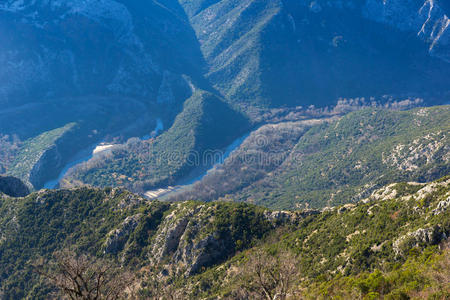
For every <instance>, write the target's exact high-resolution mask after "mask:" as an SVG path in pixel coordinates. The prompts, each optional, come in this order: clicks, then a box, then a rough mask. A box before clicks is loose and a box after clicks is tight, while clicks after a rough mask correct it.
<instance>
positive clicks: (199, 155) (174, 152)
mask: <svg viewBox="0 0 450 300" xmlns="http://www.w3.org/2000/svg"><path fill="white" fill-rule="evenodd" d="M248 127H249V124H248V121H247V120H246V118H245V117H244V116H242V115H241V114H240V113H237V112H235V111H234V110H232V109H231V108H230V107H229V106H228V105H227V104H226V103H224V102H222V100H221V99H219V98H218V97H216V96H214V95H213V94H211V93H209V92H205V91H200V90H199V91H197V92H195V93H194V95H193V96H192V97H191V98H189V99H188V100H186V102H185V104H184V109H183V111H182V112H181V113H180V114H179V115H178V116H177V117H176V119H175V122H174V124H173V125H172V127H171V128H170V129H169V130H168V131H167V132H164V133H163V134H162V135H160V136H158V137H157V138H156V139H151V140H148V141H139V140H137V139H132V140H130V141H128V143H127V144H125V145H123V146H118V147H116V148H114V149H113V151H112V153H111V154H109V155H106V156H100V157H98V158H97V159H93V160H91V161H90V162H88V163H85V164H84V165H82V166H80V167H78V168H77V169H75V170H74V171H73V172H72V174H70V175H69V176H68V178H66V179H65V182H64V185H66V186H70V185H76V184H78V183H87V184H92V185H95V186H103V187H104V186H126V187H128V188H130V189H131V190H133V191H137V192H143V191H145V190H146V189H150V188H153V187H155V186H158V185H161V184H170V183H173V182H174V180H176V179H178V178H179V177H181V176H183V175H186V174H187V172H188V171H190V170H191V169H192V168H194V167H198V166H201V165H203V164H204V163H205V162H203V158H204V157H205V156H204V153H205V151H216V150H219V149H222V148H223V147H225V146H226V145H228V144H229V143H231V141H232V140H233V139H235V138H236V137H238V136H239V135H240V134H243V132H244V131H245V130H246V129H247V128H248ZM206 164H207V163H206Z"/></svg>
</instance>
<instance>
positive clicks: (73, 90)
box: [0, 0, 202, 106]
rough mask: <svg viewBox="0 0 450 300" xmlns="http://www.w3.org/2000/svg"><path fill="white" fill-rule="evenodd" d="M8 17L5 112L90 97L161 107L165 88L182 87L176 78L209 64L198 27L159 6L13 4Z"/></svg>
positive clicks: (4, 28) (8, 4) (5, 11)
mask: <svg viewBox="0 0 450 300" xmlns="http://www.w3.org/2000/svg"><path fill="white" fill-rule="evenodd" d="M172 2H173V1H172ZM0 13H1V14H2V16H3V17H2V18H1V20H2V21H1V22H0V32H2V35H3V36H5V37H8V39H6V40H5V43H2V46H1V51H0V53H1V56H0V58H1V61H2V62H3V65H5V66H7V67H6V68H2V70H1V75H0V76H1V78H2V81H3V82H4V83H3V84H2V89H1V94H0V95H1V98H0V99H1V100H2V103H4V105H5V106H11V105H13V104H15V103H17V102H19V103H23V102H25V101H27V100H28V101H29V100H30V96H31V97H32V99H31V100H32V101H35V100H36V98H37V99H41V98H44V97H45V98H49V97H51V98H57V97H61V96H64V97H67V96H76V95H89V94H96V95H108V94H119V95H123V96H128V97H134V98H139V99H142V98H143V99H146V100H147V101H156V100H157V98H158V96H159V97H160V98H161V97H162V95H159V94H158V93H159V92H161V90H162V89H163V88H164V85H171V84H175V85H176V83H177V78H176V75H175V74H178V76H180V75H181V74H195V73H196V72H197V73H198V71H196V70H197V69H196V68H197V67H201V64H202V63H201V55H200V53H196V48H195V45H196V39H195V36H193V34H192V32H191V30H190V27H189V26H188V25H187V24H185V21H184V20H183V19H181V18H180V16H179V15H174V14H173V13H172V12H171V11H170V10H169V9H167V8H166V7H164V6H162V5H158V4H157V2H154V1H150V2H147V3H146V4H126V3H122V2H121V1H113V0H103V1H52V2H48V1H29V0H27V1H13V0H8V1H5V2H4V3H3V4H1V6H0ZM154 42H157V43H158V46H157V47H155V46H154V44H153V43H154ZM178 43H180V44H184V48H183V51H179V50H178V48H177V47H176V45H177V44H178ZM171 57H177V60H175V61H174V60H171V59H170V58H171ZM180 69H182V72H183V73H179V72H177V71H179V70H180ZM172 72H173V73H174V74H172ZM172 79H173V80H172ZM160 100H161V101H163V100H164V99H160Z"/></svg>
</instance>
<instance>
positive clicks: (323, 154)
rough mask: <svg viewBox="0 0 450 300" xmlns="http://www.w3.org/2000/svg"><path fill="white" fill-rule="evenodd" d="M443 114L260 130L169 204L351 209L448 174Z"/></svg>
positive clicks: (363, 116) (352, 116) (374, 115)
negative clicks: (370, 197) (377, 192)
mask: <svg viewBox="0 0 450 300" xmlns="http://www.w3.org/2000/svg"><path fill="white" fill-rule="evenodd" d="M449 108H450V107H449V106H435V107H429V108H416V109H412V110H406V111H393V110H385V109H373V108H366V109H362V110H358V111H355V112H352V113H349V114H346V115H344V116H343V117H338V116H334V117H332V118H325V119H316V120H306V121H297V122H280V123H277V124H268V125H264V126H262V127H261V128H259V129H258V130H255V131H254V132H252V133H251V134H250V136H249V137H248V138H247V139H246V140H244V142H243V143H242V144H241V146H240V147H239V148H238V149H236V150H235V151H234V152H233V153H232V154H231V155H230V157H228V158H227V159H226V160H225V161H224V163H223V164H222V165H220V166H217V167H216V168H215V169H213V170H211V171H210V172H208V174H206V175H205V177H203V178H202V180H200V181H198V182H196V183H195V184H194V185H193V186H192V187H190V189H189V190H187V191H182V192H179V193H175V194H173V195H171V196H170V195H169V197H168V198H169V199H171V200H178V201H179V200H187V199H200V200H203V201H211V200H214V199H221V200H230V199H233V200H238V201H247V202H250V203H254V204H258V205H263V206H266V207H271V208H275V209H294V208H298V207H312V208H323V207H325V206H336V205H340V204H345V203H348V202H354V201H358V200H360V199H362V198H364V197H367V194H368V193H371V192H372V191H373V190H374V189H376V188H379V187H380V186H384V185H386V184H389V183H391V182H398V181H420V182H427V181H430V180H435V179H437V178H440V177H442V176H445V175H447V174H448V172H449V155H448V153H450V149H449V145H450V142H449V140H448V138H449V133H450V131H449V129H450V123H449V120H450V119H449Z"/></svg>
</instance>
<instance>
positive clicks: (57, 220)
mask: <svg viewBox="0 0 450 300" xmlns="http://www.w3.org/2000/svg"><path fill="white" fill-rule="evenodd" d="M449 185H450V179H449V178H448V177H444V178H442V179H440V180H438V181H435V182H432V183H428V184H420V183H399V184H390V185H388V186H386V187H383V188H381V189H379V190H377V191H375V192H373V193H372V194H371V196H370V197H368V198H367V199H365V200H364V201H362V202H359V203H356V204H351V205H350V204H348V205H344V206H339V207H335V208H329V209H325V210H322V211H313V210H303V211H271V210H267V209H265V208H261V207H257V206H253V205H249V204H237V203H226V202H213V203H201V202H181V203H167V202H158V201H153V202H149V201H148V200H145V199H143V198H141V197H139V196H136V195H133V194H131V193H129V192H127V191H124V190H121V189H111V188H107V189H92V188H79V189H73V190H59V191H50V190H43V191H40V192H36V193H33V194H31V195H29V196H27V197H25V198H10V197H8V196H5V195H3V196H2V198H1V201H0V216H1V218H0V232H1V237H2V238H1V239H0V254H1V255H0V267H1V268H0V269H1V273H0V276H1V281H0V282H1V284H0V291H1V295H2V298H4V299H18V298H23V297H30V298H33V299H40V298H42V299H44V298H47V296H48V295H49V293H50V292H52V291H57V289H56V290H55V287H54V286H53V285H52V284H51V282H52V281H47V280H46V277H44V276H42V277H41V276H40V275H39V274H44V273H45V272H46V271H48V270H50V271H52V270H53V272H59V271H57V270H58V269H51V266H52V265H53V264H54V260H57V259H58V257H60V256H59V255H60V254H58V253H60V251H66V252H67V253H73V254H72V255H73V257H72V258H71V259H70V260H68V261H69V262H70V261H75V262H76V259H77V257H80V256H77V255H85V256H88V257H90V258H89V259H90V261H91V262H92V263H91V266H90V267H91V268H94V271H98V270H95V268H97V267H98V268H100V267H101V265H99V263H102V264H108V265H110V266H114V270H115V272H119V273H120V272H127V273H130V274H133V276H131V277H129V278H133V284H130V286H132V287H133V288H132V289H131V290H130V289H128V290H127V291H128V292H129V293H130V294H129V296H130V295H131V294H134V295H137V296H136V297H138V298H139V297H141V298H143V299H148V298H155V297H168V296H169V295H171V296H173V297H176V298H177V299H214V298H217V297H221V298H226V299H228V298H230V299H241V298H242V297H243V298H248V297H250V298H252V299H259V298H260V297H263V296H262V295H263V293H264V291H263V290H262V288H263V286H262V285H261V284H265V282H266V281H267V282H266V283H267V284H268V286H269V291H270V293H274V294H275V293H277V292H278V293H281V294H280V295H283V293H284V294H286V295H287V294H288V295H291V297H294V295H295V297H294V299H303V298H305V299H316V298H317V297H319V296H320V297H344V298H354V297H371V298H375V299H376V298H380V297H391V298H394V299H396V298H398V297H403V298H407V297H413V298H414V297H415V298H426V297H431V298H430V299H441V298H443V299H445V297H448V296H449V294H448V292H449V286H448V274H449V264H448V259H449V252H448V251H449V250H448V240H447V237H448V236H449V234H450V223H449V221H450V217H449V210H448V208H449V207H450V204H449V197H450V192H449ZM83 261H84V260H83ZM79 263H82V261H79ZM33 270H34V271H33ZM110 270H112V269H110ZM258 270H259V271H258ZM36 271H39V272H36ZM255 272H257V273H255ZM258 272H260V273H258ZM268 272H274V273H272V274H275V277H274V278H271V277H268V276H269V274H270V273H268ZM258 274H261V276H263V278H264V281H263V282H260V281H258V278H256V277H255V276H256V275H258ZM83 276H84V275H83ZM286 276H287V277H286ZM433 297H434V298H433Z"/></svg>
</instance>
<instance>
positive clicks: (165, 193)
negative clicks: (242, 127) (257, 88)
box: [144, 133, 250, 200]
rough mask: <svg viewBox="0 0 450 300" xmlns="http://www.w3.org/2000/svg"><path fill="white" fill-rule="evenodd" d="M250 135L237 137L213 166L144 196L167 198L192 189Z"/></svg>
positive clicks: (148, 192) (159, 198)
mask: <svg viewBox="0 0 450 300" xmlns="http://www.w3.org/2000/svg"><path fill="white" fill-rule="evenodd" d="M249 135H250V134H249V133H247V134H245V135H244V136H241V137H239V138H237V139H236V140H234V141H233V142H232V143H231V144H230V145H229V146H228V147H227V148H226V149H225V150H224V151H223V153H222V154H221V155H220V157H219V158H218V159H217V160H216V161H215V162H214V164H213V165H212V166H209V167H206V168H199V169H196V170H194V171H193V172H192V173H191V174H189V175H188V176H186V177H185V178H183V179H180V180H179V181H178V182H177V183H176V184H175V185H174V186H168V187H164V188H159V189H155V190H150V191H146V192H145V193H144V196H145V197H147V198H149V199H158V200H165V199H166V198H168V197H169V196H173V195H175V194H177V193H181V192H183V191H188V190H189V189H191V188H192V187H193V185H194V183H196V182H198V181H200V180H202V179H203V177H205V176H206V175H207V174H208V173H209V172H211V171H212V170H214V169H215V168H216V167H217V166H219V165H221V164H223V162H224V161H225V159H227V158H228V157H229V156H230V154H231V153H232V152H233V151H234V150H236V149H237V148H239V147H240V146H241V145H242V143H243V142H244V141H245V139H246V138H247V137H248V136H249Z"/></svg>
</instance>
